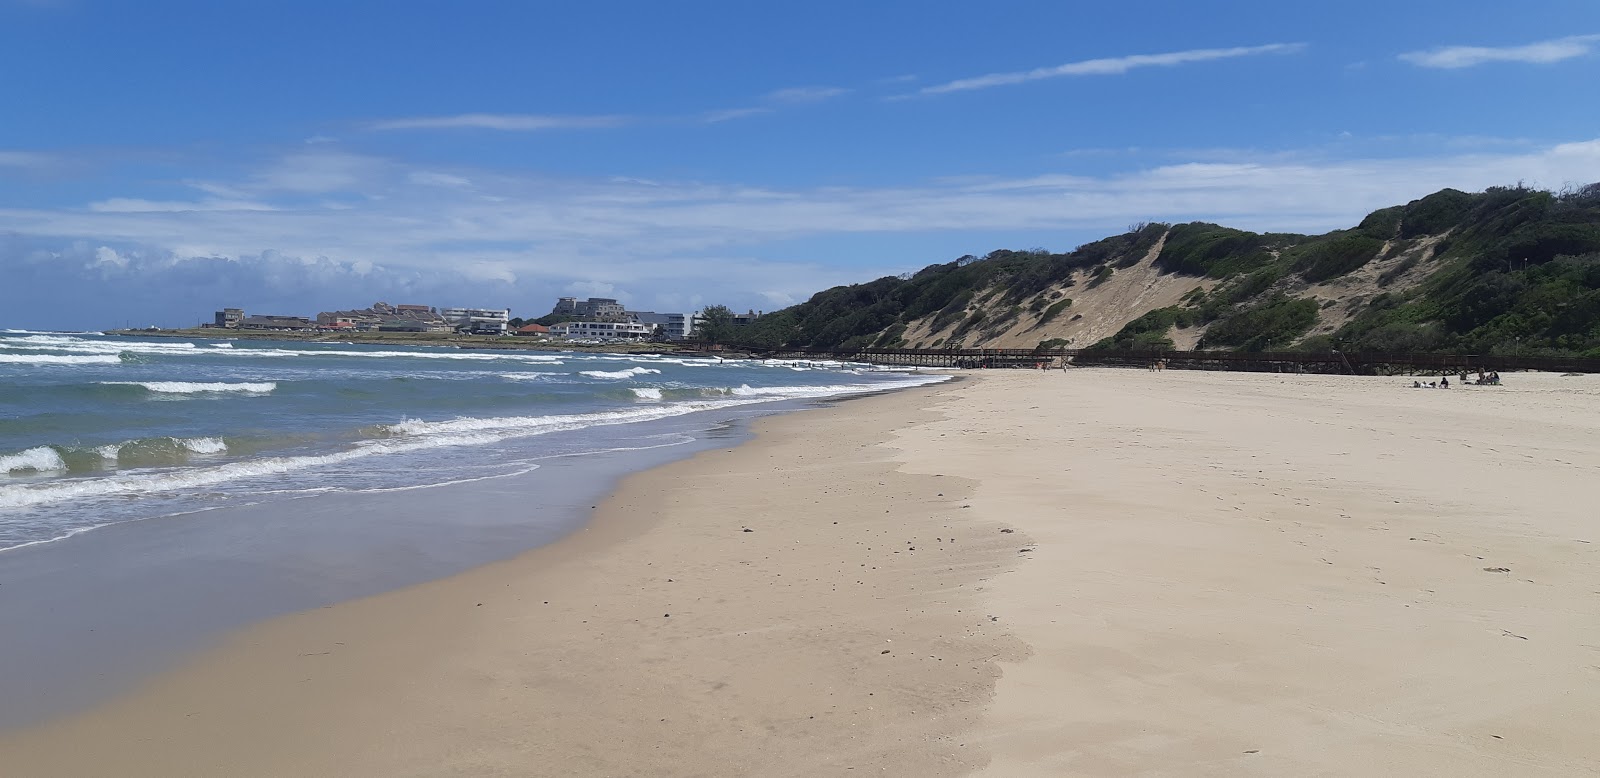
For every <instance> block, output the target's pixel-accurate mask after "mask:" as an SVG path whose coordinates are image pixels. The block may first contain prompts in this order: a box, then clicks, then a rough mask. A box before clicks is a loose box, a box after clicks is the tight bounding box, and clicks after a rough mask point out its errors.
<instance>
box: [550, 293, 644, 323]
mask: <svg viewBox="0 0 1600 778" xmlns="http://www.w3.org/2000/svg"><path fill="white" fill-rule="evenodd" d="M550 314H551V315H552V316H577V317H581V318H584V319H592V320H594V321H621V320H623V319H624V317H626V316H627V315H628V309H627V307H626V306H624V305H623V304H622V303H620V302H617V301H616V300H613V299H611V298H609V297H591V298H589V299H587V300H579V299H578V298H576V297H562V298H558V299H557V300H556V307H554V308H552V309H550Z"/></svg>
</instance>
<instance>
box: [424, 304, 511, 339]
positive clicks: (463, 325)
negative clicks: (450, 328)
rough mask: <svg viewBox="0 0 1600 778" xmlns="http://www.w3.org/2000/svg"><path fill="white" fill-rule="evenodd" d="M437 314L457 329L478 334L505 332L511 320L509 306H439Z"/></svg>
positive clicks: (500, 333) (501, 333)
mask: <svg viewBox="0 0 1600 778" xmlns="http://www.w3.org/2000/svg"><path fill="white" fill-rule="evenodd" d="M439 315H440V316H442V317H444V320H445V321H447V322H449V323H450V324H452V325H454V326H455V328H456V329H457V330H467V331H470V332H474V333H480V334H496V335H504V334H506V327H507V326H508V325H509V324H510V322H511V309H509V308H440V309H439Z"/></svg>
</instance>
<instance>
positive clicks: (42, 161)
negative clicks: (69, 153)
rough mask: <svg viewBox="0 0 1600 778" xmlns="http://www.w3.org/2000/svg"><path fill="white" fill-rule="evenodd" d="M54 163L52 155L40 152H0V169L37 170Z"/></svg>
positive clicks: (54, 159)
mask: <svg viewBox="0 0 1600 778" xmlns="http://www.w3.org/2000/svg"><path fill="white" fill-rule="evenodd" d="M55 161H56V158H55V156H54V155H51V154H46V153H44V152H42V151H0V167H22V168H37V167H45V166H46V165H49V164H52V163H54V162H55Z"/></svg>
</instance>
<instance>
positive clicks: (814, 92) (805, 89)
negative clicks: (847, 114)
mask: <svg viewBox="0 0 1600 778" xmlns="http://www.w3.org/2000/svg"><path fill="white" fill-rule="evenodd" d="M849 91H850V90H848V89H845V88H843V87H837V86H796V87H790V88H788V89H779V90H777V91H774V92H768V93H767V99H768V100H775V101H777V102H780V103H817V102H821V101H823V100H827V99H829V98H832V97H838V96H840V95H842V94H846V93H848V92H849Z"/></svg>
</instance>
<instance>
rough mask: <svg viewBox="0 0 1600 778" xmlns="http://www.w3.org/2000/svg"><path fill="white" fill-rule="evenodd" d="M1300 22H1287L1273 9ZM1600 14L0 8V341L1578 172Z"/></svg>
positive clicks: (1522, 10) (798, 290)
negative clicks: (28, 333) (13, 332)
mask: <svg viewBox="0 0 1600 778" xmlns="http://www.w3.org/2000/svg"><path fill="white" fill-rule="evenodd" d="M1303 6H1317V7H1303ZM1597 82H1600V3H1594V2H1592V0H1550V1H1548V2H1528V3H1517V4H1513V3H1506V2H1503V0H1501V1H1499V2H1481V1H1480V0H1451V1H1450V2H1438V1H1435V0H1414V1H1412V2H1393V0H1390V1H1389V2H1368V1H1367V0H1356V1H1350V2H1341V3H1315V4H1314V3H1286V2H1281V0H1279V1H1278V2H1254V1H1253V0H1241V1H1238V2H1227V3H1194V2H1187V1H1183V2H1180V1H1176V0H1164V1H1159V2H1158V1H1155V0H1144V1H1140V0H1127V1H1125V2H1120V3H1105V4H1087V3H1060V2H1026V3H1025V2H988V3H971V2H941V1H938V0H923V1H921V2H860V0H856V2H806V3H789V2H763V3H751V2H675V3H663V2H643V1H641V2H603V1H600V2H585V3H557V2H456V3H446V2H394V3H389V2H376V1H375V0H374V1H372V2H364V3H354V2H343V3H341V2H273V3H218V2H168V1H166V0H144V1H143V2H134V1H133V0H120V1H118V2H105V1H100V0H0V326H5V327H38V328H43V327H54V328H75V327H95V328H98V327H110V326H121V325H123V324H125V323H132V324H135V325H140V326H142V325H145V324H152V323H153V324H160V325H182V324H191V323H194V322H195V321H198V320H199V319H201V318H203V317H206V316H208V315H209V312H210V311H211V310H213V309H215V308H217V307H221V306H223V305H230V306H244V307H245V308H247V309H248V310H250V311H253V312H261V313H302V314H314V313H315V312H316V311H318V310H323V309H329V308H334V307H352V306H364V305H367V304H368V303H371V302H373V301H375V300H380V299H381V300H386V301H388V302H392V303H402V302H421V303H427V304H433V305H484V306H497V307H498V306H506V307H510V308H511V309H512V310H513V313H515V314H519V315H530V316H531V315H539V314H542V313H545V312H547V311H548V309H549V307H550V305H551V304H552V303H553V298H555V297H556V296H558V295H565V294H576V295H580V296H587V295H591V294H592V295H603V296H614V297H619V298H622V299H623V300H624V301H626V302H628V303H629V304H630V305H631V306H632V307H634V308H636V309H654V310H663V311H666V310H688V309H692V308H695V307H698V306H700V305H703V304H708V303H723V304H727V305H730V306H733V307H735V308H740V309H743V308H757V309H765V310H771V309H774V308H778V307H782V306H783V305H787V304H791V303H794V302H798V301H800V300H803V299H805V298H806V297H808V296H809V295H810V294H811V293H813V292H816V291H818V290H820V289H823V288H826V287H828V286H831V285H834V284H839V283H850V282H856V281H865V280H870V279H872V278H875V277H878V276H881V275H886V274H894V273H901V272H905V271H908V270H915V269H917V268H920V267H923V266H925V265H928V264H931V263H934V262H944V261H949V260H950V259H953V258H955V257H958V256H960V255H963V254H969V253H973V254H981V253H984V252H987V251H989V250H992V249H996V248H1030V247H1036V246H1043V247H1047V248H1051V249H1054V250H1067V249H1070V248H1072V247H1073V246H1075V245H1077V244H1079V243H1082V242H1085V241H1088V240H1093V239H1095V238H1099V237H1102V236H1104V235H1107V234H1112V233H1116V232H1120V231H1122V230H1124V229H1126V227H1127V226H1128V225H1130V224H1132V223H1135V222H1140V221H1147V220H1159V221H1187V220H1192V219H1204V220H1209V221H1218V222H1222V223H1226V224H1230V225H1233V226H1239V227H1245V228H1250V229H1258V230H1269V229H1270V230H1286V231H1296V232H1321V231H1325V230H1328V229H1334V228H1339V227H1345V226H1350V225H1352V224H1354V223H1355V222H1356V221H1358V220H1359V219H1360V218H1361V216H1362V215H1364V214H1365V213H1366V212H1368V211H1370V210H1372V209H1374V208H1378V207H1382V206H1386V205H1391V204H1395V203H1402V202H1405V201H1407V200H1410V199H1414V198H1416V197H1420V196H1422V195H1425V194H1427V193H1429V192H1432V191H1435V190H1437V189H1440V188H1443V187H1445V186H1454V187H1457V188H1462V189H1469V190H1476V189H1481V188H1483V187H1485V186H1491V185H1496V184H1514V183H1516V182H1518V181H1523V182H1526V183H1528V184H1531V185H1538V186H1545V187H1551V188H1559V187H1562V186H1564V185H1568V184H1582V183H1589V182H1593V181H1600V111H1597V110H1596V108H1595V104H1594V94H1595V87H1594V84H1595V83H1597Z"/></svg>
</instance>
